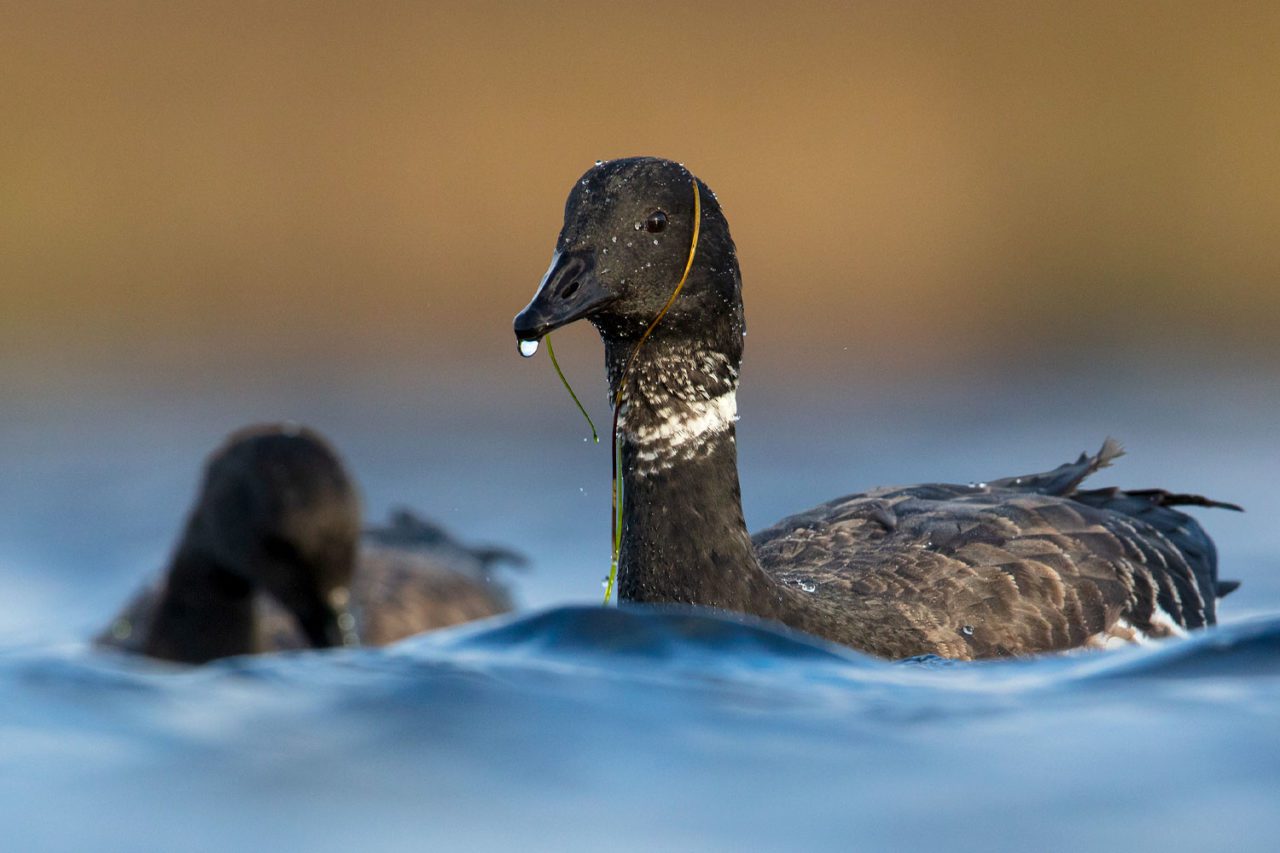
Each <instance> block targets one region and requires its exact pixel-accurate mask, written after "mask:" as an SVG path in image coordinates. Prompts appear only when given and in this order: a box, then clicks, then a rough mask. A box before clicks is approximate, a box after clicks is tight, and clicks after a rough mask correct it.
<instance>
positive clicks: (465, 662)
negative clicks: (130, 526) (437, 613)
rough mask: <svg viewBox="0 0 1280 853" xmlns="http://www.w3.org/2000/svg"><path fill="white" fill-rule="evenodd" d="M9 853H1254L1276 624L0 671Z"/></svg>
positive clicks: (8, 666)
mask: <svg viewBox="0 0 1280 853" xmlns="http://www.w3.org/2000/svg"><path fill="white" fill-rule="evenodd" d="M0 695H4V696H5V697H7V699H8V701H7V702H6V704H5V707H4V709H3V711H0V720H3V732H4V746H3V759H4V765H3V766H4V768H5V769H4V772H3V774H0V818H2V819H3V822H4V826H5V827H6V836H7V839H8V843H11V844H16V846H15V847H11V848H9V849H24V850H30V849H66V850H72V849H99V850H101V849H106V850H139V849H141V850H174V849H193V850H221V849H229V848H239V847H243V848H246V849H268V848H273V847H279V848H282V849H317V850H344V849H384V850H401V849H403V850H422V849H537V850H544V849H545V850H557V849H594V850H633V849H672V850H678V849H682V850H689V849H702V850H742V849H822V850H847V849H865V848H880V849H951V850H989V849H1049V850H1069V849H1070V850H1080V849H1101V848H1103V847H1104V846H1106V845H1109V844H1113V843H1120V842H1118V841H1117V840H1118V839H1119V840H1122V841H1123V843H1126V844H1128V845H1134V844H1136V845H1137V846H1139V847H1141V848H1143V849H1161V848H1166V847H1172V848H1173V849H1256V850H1264V849H1274V848H1273V844H1274V839H1275V837H1276V834H1277V831H1280V811H1277V809H1276V808H1275V805H1276V803H1277V802H1278V801H1280V618H1271V619H1259V620H1252V621H1248V622H1243V623H1239V624H1235V625H1232V626H1230V627H1227V628H1220V629H1216V630H1214V631H1211V632H1206V633H1203V634H1200V635H1198V636H1196V637H1194V638H1192V639H1188V640H1184V641H1180V642H1175V643H1166V644H1163V645H1161V646H1158V647H1149V648H1141V649H1137V648H1135V649H1132V650H1124V651H1120V652H1117V653H1111V654H1106V655H1098V654H1079V655H1069V656H1061V657H1053V658H1045V659H1041V660H1037V661H1018V662H1001V663H984V664H953V663H946V662H942V661H936V660H922V661H911V662H905V663H886V662H881V661H876V660H872V659H869V658H866V657H863V656H861V655H858V654H855V653H852V652H849V651H846V650H842V649H839V648H835V647H831V646H827V645H824V644H821V643H819V642H817V641H814V640H813V639H811V638H806V637H803V636H800V635H795V634H790V633H783V632H779V631H777V630H774V629H771V628H769V627H767V626H762V625H759V624H755V623H752V622H750V621H748V620H731V619H728V618H725V617H723V616H718V615H715V614H709V613H692V612H679V611H666V610H658V609H648V608H626V609H610V610H605V609H601V608H586V607H565V608H558V609H551V610H544V611H539V612H535V613H532V614H528V615H524V616H516V617H506V618H502V619H498V620H493V621H490V622H487V623H483V624H478V625H473V626H468V627H463V628H460V629H457V630H452V631H448V632H442V633H438V634H435V635H425V636H422V637H418V638H414V639H411V640H408V641H406V642H403V643H401V644H399V645H397V646H394V647H391V648H389V649H385V650H361V651H339V652H325V653H315V652H307V653H299V654H292V655H282V656H278V657H260V658H244V659H234V660H229V661H225V662H222V663H219V664H214V665H211V666H207V667H204V668H201V669H195V670H175V669H171V668H169V667H164V666H159V665H155V664H148V663H145V662H140V661H137V660H131V659H128V658H125V657H118V656H114V655H104V654H92V653H88V652H86V651H85V650H84V649H83V648H65V649H59V650H50V649H40V650H31V651H21V650H15V651H10V652H8V653H6V654H4V655H3V657H0Z"/></svg>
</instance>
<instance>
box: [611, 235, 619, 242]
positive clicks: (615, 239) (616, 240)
mask: <svg viewBox="0 0 1280 853" xmlns="http://www.w3.org/2000/svg"><path fill="white" fill-rule="evenodd" d="M612 239H613V242H615V243H616V242H618V237H617V235H614V237H613V238H612Z"/></svg>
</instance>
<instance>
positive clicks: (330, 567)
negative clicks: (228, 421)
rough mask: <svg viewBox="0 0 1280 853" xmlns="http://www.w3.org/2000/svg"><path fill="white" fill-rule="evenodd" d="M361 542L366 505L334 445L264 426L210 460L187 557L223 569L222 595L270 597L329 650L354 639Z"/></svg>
mask: <svg viewBox="0 0 1280 853" xmlns="http://www.w3.org/2000/svg"><path fill="white" fill-rule="evenodd" d="M359 535H360V503H359V498H358V496H357V494H356V491H355V488H354V486H353V485H352V483H351V480H350V478H349V477H348V476H347V473H346V471H345V470H344V469H343V466H342V463H341V461H340V460H339V459H338V457H337V455H336V454H335V453H334V451H333V450H332V449H331V448H330V447H329V445H328V443H327V442H325V441H324V439H322V438H321V437H320V436H319V435H317V434H316V433H314V432H312V431H310V430H306V429H299V428H294V427H288V426H258V427H251V428H248V429H245V430H241V431H239V432H237V433H235V434H233V435H231V436H230V437H229V438H228V439H227V441H226V442H225V443H224V444H223V446H222V447H221V448H219V449H218V450H217V451H215V452H214V453H213V455H212V456H210V458H209V461H208V462H207V464H206V466H205V472H204V480H203V483H202V485H201V489H200V495H199V499H198V502H197V504H196V507H195V509H194V510H193V511H192V514H191V518H190V520H189V522H188V525H187V532H186V537H185V539H184V541H183V544H182V545H181V550H183V551H184V552H186V553H189V554H195V555H198V556H199V557H200V560H199V561H198V562H199V563H201V564H207V565H210V566H213V567H215V568H214V569H213V570H212V571H213V572H214V573H215V575H216V578H215V579H216V580H219V581H220V587H221V588H224V589H227V590H228V591H234V590H236V589H240V590H242V591H243V593H245V594H247V593H249V592H251V591H252V590H254V589H261V590H263V591H265V592H267V593H268V594H270V595H271V596H272V597H274V598H275V599H276V600H277V601H278V602H280V604H281V605H282V606H283V607H284V608H285V609H286V610H287V611H288V612H289V613H291V614H292V615H293V617H294V618H295V619H296V620H297V622H298V626H299V628H300V629H301V630H302V632H303V634H304V635H305V636H306V638H307V640H308V641H309V642H310V643H311V645H312V646H314V647H317V648H321V647H327V646H334V645H340V644H342V642H343V638H344V634H349V633H350V631H351V627H352V626H351V625H344V624H343V620H341V619H340V615H341V614H345V613H347V610H346V606H347V599H348V595H349V590H350V586H351V578H352V574H353V572H354V570H355V560H356V548H357V543H358V537H359ZM348 618H349V617H348Z"/></svg>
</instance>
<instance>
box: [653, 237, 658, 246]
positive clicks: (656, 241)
mask: <svg viewBox="0 0 1280 853" xmlns="http://www.w3.org/2000/svg"><path fill="white" fill-rule="evenodd" d="M653 245H655V246H656V245H658V238H657V237H654V238H653Z"/></svg>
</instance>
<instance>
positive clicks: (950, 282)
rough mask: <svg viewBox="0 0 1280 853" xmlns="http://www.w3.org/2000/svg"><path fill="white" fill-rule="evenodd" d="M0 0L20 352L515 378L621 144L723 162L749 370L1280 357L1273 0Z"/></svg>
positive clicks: (717, 171) (73, 367) (65, 377)
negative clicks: (572, 194)
mask: <svg viewBox="0 0 1280 853" xmlns="http://www.w3.org/2000/svg"><path fill="white" fill-rule="evenodd" d="M0 11H2V12H3V20H4V25H3V27H0V78H2V79H3V80H4V85H3V88H0V114H3V116H4V122H3V127H2V128H0V186H2V187H3V194H4V204H3V205H2V206H0V217H3V219H2V220H0V269H2V270H3V275H4V281H3V286H2V290H0V299H2V303H0V360H2V362H3V365H4V367H3V368H0V375H3V376H4V377H5V379H6V381H7V382H9V383H18V384H20V385H30V384H36V385H41V384H51V385H57V384H59V383H61V382H67V381H71V378H72V377H76V376H81V375H84V374H85V373H86V372H92V373H95V374H98V373H102V372H104V371H105V372H109V373H114V374H119V375H123V376H129V377H133V378H135V379H136V380H137V381H152V380H154V381H157V382H170V381H178V382H189V381H217V380H218V378H219V377H230V378H234V377H235V376H236V375H237V374H238V373H240V372H241V371H243V370H244V369H245V368H246V367H253V366H256V367H257V368H259V369H263V370H268V369H270V370H282V371H295V370H298V371H304V372H305V371H319V372H324V373H333V372H344V371H345V372H349V373H353V374H357V375H358V374H361V373H367V372H369V371H378V370H409V371H413V370H420V371H423V372H424V373H427V374H428V375H434V376H445V375H463V374H465V375H467V376H471V377H486V378H487V381H492V382H494V383H498V384H501V383H503V382H510V381H518V380H519V377H520V375H521V374H522V373H523V372H521V371H515V372H513V371H512V370H511V367H512V359H513V357H514V342H513V339H512V336H511V332H510V319H511V316H512V315H513V314H514V313H515V312H516V311H517V310H518V309H519V308H520V307H521V306H522V305H523V304H524V302H525V301H527V299H528V298H529V296H530V295H531V294H532V292H533V289H534V286H535V285H536V283H537V280H538V277H539V276H540V275H541V273H542V271H543V269H544V268H545V266H546V261H547V258H548V257H549V255H550V252H551V247H552V243H553V240H554V237H555V234H556V232H557V230H558V228H559V224H560V214H561V210H562V205H563V199H564V196H565V194H566V193H567V191H568V189H569V187H570V185H571V183H572V181H573V180H574V179H575V178H576V177H577V176H578V175H579V174H580V173H581V172H582V171H584V170H585V169H586V168H587V167H589V166H590V165H591V164H592V162H593V161H594V160H596V159H608V158H612V157H617V156H623V155H631V154H656V155H661V156H667V157H671V158H673V159H678V160H680V161H682V162H684V163H686V164H687V165H688V166H689V167H690V168H692V169H693V170H694V171H695V172H696V173H698V174H699V175H700V176H701V177H702V178H704V179H705V180H706V181H707V182H708V184H709V185H710V186H711V187H713V188H714V189H715V190H716V191H717V193H718V195H719V197H720V199H721V201H722V203H723V204H724V206H725V208H726V211H727V213H728V215H729V218H730V222H731V224H732V227H733V231H734V236H735V238H736V240H737V242H738V246H739V250H740V255H741V259H742V263H743V271H744V279H745V285H746V293H747V300H748V305H747V307H748V318H749V327H750V329H751V332H752V337H751V339H750V341H749V344H752V345H754V346H749V348H748V358H751V357H752V356H753V355H754V356H755V357H756V358H761V359H763V360H764V361H765V362H766V365H765V367H766V369H768V367H769V366H776V367H779V368H780V369H783V370H785V369H788V368H789V366H794V365H796V364H800V363H803V364H805V365H806V366H807V367H809V368H811V369H814V370H820V371H824V370H827V371H843V370H847V369H854V368H855V367H856V366H858V365H867V364H872V363H873V364H874V370H871V371H870V372H872V373H875V372H881V371H891V372H893V373H895V374H899V375H908V374H916V375H920V374H931V373H936V372H939V371H948V370H954V369H957V368H960V369H963V368H964V367H965V366H977V367H981V366H982V365H987V364H992V363H999V364H1005V363H1016V362H1018V361H1020V360H1042V359H1044V358H1045V357H1046V354H1048V355H1050V356H1051V357H1053V358H1057V357H1058V355H1057V354H1060V353H1063V352H1066V353H1071V352H1076V353H1079V352H1081V351H1082V348H1084V347H1088V348H1090V349H1091V350H1092V351H1095V352H1097V351H1113V350H1119V351H1121V352H1124V353H1132V354H1136V355H1141V356H1151V357H1155V358H1159V357H1161V356H1167V355H1178V356H1180V357H1183V358H1186V359H1190V360H1197V361H1203V360H1205V359H1210V360H1212V359H1217V358H1223V359H1225V360H1228V361H1235V360H1248V361H1249V362H1251V363H1253V364H1255V365H1256V364H1257V363H1258V362H1259V360H1266V361H1267V362H1269V363H1273V362H1274V361H1275V360H1276V359H1277V356H1280V351H1278V349H1277V346H1276V342H1275V333H1276V331H1277V318H1278V317H1280V286H1277V283H1278V282H1280V239H1278V237H1280V234H1278V228H1277V226H1280V155H1278V153H1277V145H1278V144H1280V70H1278V69H1280V65H1278V64H1277V62H1278V60H1277V53H1276V45H1277V44H1280V6H1277V4H1275V3H1271V2H1262V3H1254V4H1250V3H1231V4H1225V5H1224V4H1220V3H1170V2H1159V3H1123V4H1118V3H1113V2H1106V3H1082V2H1072V3H1056V4H1051V3H1037V4H1026V3H1015V2H1010V3H991V2H987V3H941V2H939V3H916V2H911V3H900V2H893V3H860V4H844V3H837V4H802V5H799V6H797V7H796V8H795V9H787V8H785V7H784V6H783V5H781V4H776V3H769V4H764V3H756V4H744V3H719V4H714V3H708V4H696V5H695V4H683V3H665V2H646V3H630V4H625V5H604V4H596V3H559V4H555V5H554V6H550V5H547V6H543V5H538V4H517V3H510V4H502V3H459V4H446V3H385V2H383V3H368V2H362V3H296V4H294V3H257V2H253V3H216V4H212V3H209V4H205V3H169V2H163V3H134V2H127V3H126V2H115V3H109V4H104V3H97V2H91V3H72V2H65V3H56V4H45V3H35V2H27V3H5V4H3V7H2V9H0ZM576 334H578V338H575V339H574V340H577V341H580V343H578V344H573V343H571V344H569V346H575V345H576V346H583V347H585V346H587V344H586V343H585V341H587V340H588V338H589V337H590V333H589V331H579V332H577V333H576ZM591 352H592V354H591V355H590V356H589V357H590V359H591V361H592V369H595V370H596V371H597V373H598V371H599V361H598V359H599V354H598V351H597V350H594V349H593V350H592V351H591ZM579 369H580V370H581V369H584V368H579ZM540 373H541V372H540V371H539V374H540ZM526 378H527V377H526ZM597 384H599V383H598V382H597ZM11 387H13V386H12V385H11Z"/></svg>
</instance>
